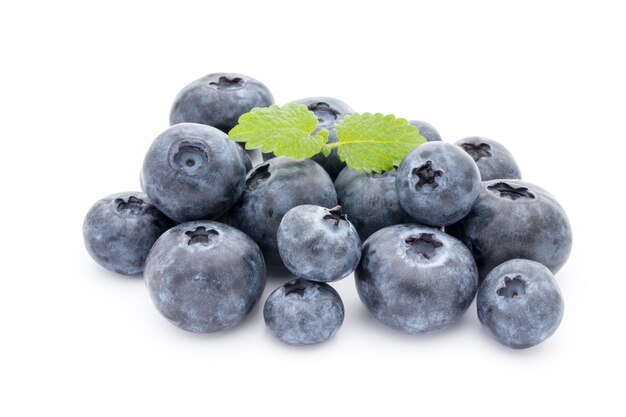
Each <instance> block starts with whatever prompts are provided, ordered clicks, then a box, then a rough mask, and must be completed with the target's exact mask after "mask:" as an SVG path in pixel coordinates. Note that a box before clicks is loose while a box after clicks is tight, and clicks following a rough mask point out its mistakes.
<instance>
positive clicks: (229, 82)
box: [209, 76, 245, 90]
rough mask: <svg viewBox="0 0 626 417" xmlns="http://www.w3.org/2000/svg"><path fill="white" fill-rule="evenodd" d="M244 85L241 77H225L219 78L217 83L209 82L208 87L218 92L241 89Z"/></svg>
mask: <svg viewBox="0 0 626 417" xmlns="http://www.w3.org/2000/svg"><path fill="white" fill-rule="evenodd" d="M244 84H245V80H244V79H243V78H241V77H226V76H221V77H219V78H218V79H217V81H211V82H210V83H209V85H210V86H211V87H215V88H217V89H218V90H226V89H235V88H241V87H243V85H244Z"/></svg>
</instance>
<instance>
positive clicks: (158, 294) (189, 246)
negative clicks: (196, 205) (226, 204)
mask: <svg viewBox="0 0 626 417" xmlns="http://www.w3.org/2000/svg"><path fill="white" fill-rule="evenodd" d="M144 276H145V279H146V286H147V288H148V292H149V293H150V297H151V298H152V301H153V302H154V305H155V306H156V308H157V309H158V310H159V312H160V313H161V314H162V315H163V316H165V318H167V319H168V320H169V321H170V322H172V323H173V324H174V325H176V326H178V327H180V328H181V329H184V330H188V331H191V332H196V333H210V332H216V331H219V330H224V329H227V328H229V327H233V326H235V325H236V324H238V323H240V322H241V321H242V320H243V319H244V317H245V316H246V314H248V313H249V312H250V310H252V307H254V305H255V304H256V303H257V301H258V300H259V299H260V298H261V294H262V293H263V289H264V287H265V263H264V262H263V255H262V254H261V250H260V249H259V247H258V246H257V244H256V243H254V241H253V240H252V239H250V238H249V237H248V236H246V235H245V234H244V233H242V232H240V231H239V230H237V229H235V228H234V227H231V226H228V225H225V224H221V223H218V222H213V221H196V222H189V223H183V224H180V225H178V226H176V227H174V228H172V229H170V230H168V231H167V232H166V233H165V234H163V236H161V237H160V238H159V240H157V242H156V243H155V244H154V247H153V248H152V250H151V251H150V255H149V256H148V260H147V261H146V269H145V272H144Z"/></svg>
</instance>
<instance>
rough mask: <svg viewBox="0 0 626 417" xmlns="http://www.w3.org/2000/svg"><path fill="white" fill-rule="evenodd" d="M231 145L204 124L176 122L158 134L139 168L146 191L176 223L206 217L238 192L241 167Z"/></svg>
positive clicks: (227, 205)
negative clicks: (141, 166) (140, 168)
mask: <svg viewBox="0 0 626 417" xmlns="http://www.w3.org/2000/svg"><path fill="white" fill-rule="evenodd" d="M237 148H238V147H237V145H235V143H234V142H231V141H230V140H229V139H228V136H227V135H226V134H225V133H223V132H221V131H219V130H217V129H215V128H213V127H211V126H207V125H202V124H197V123H181V124H178V125H174V126H172V127H170V128H169V129H167V130H166V131H165V132H163V133H162V134H161V135H159V136H158V137H157V138H156V139H155V140H154V142H153V143H152V146H150V149H149V150H148V153H147V154H146V157H145V159H144V163H143V169H142V172H141V179H142V186H143V189H144V191H145V192H146V194H148V196H149V197H150V199H151V200H152V201H153V202H154V205H155V206H157V207H158V208H159V210H161V211H162V212H163V213H165V214H166V215H167V216H168V217H170V218H172V219H174V220H175V221H177V222H178V223H182V222H186V221H191V220H200V219H206V220H212V219H216V218H218V217H219V216H221V215H223V214H224V213H225V212H226V211H227V210H228V209H229V208H230V207H232V206H233V205H234V204H235V202H236V201H237V200H238V199H239V197H240V196H241V193H242V192H243V186H244V183H245V175H246V167H245V162H244V159H243V158H242V156H241V153H240V150H238V149H237Z"/></svg>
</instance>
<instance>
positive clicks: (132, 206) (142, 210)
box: [83, 192, 174, 275]
mask: <svg viewBox="0 0 626 417" xmlns="http://www.w3.org/2000/svg"><path fill="white" fill-rule="evenodd" d="M173 225H174V222H172V220H170V219H169V218H167V216H165V215H164V214H163V213H161V212H160V211H159V210H158V209H157V208H156V207H155V206H154V205H153V204H152V203H151V201H150V199H149V198H148V196H147V195H146V194H144V193H140V192H126V193H119V194H113V195H110V196H108V197H105V198H103V199H101V200H99V201H98V202H97V203H95V204H94V205H93V206H92V207H91V208H90V209H89V212H88V213H87V215H86V216H85V220H84V222H83V238H84V241H85V247H86V248H87V252H89V255H91V257H92V258H93V259H94V260H95V261H96V262H97V263H99V264H100V265H102V266H103V267H105V268H106V269H108V270H110V271H114V272H117V273H120V274H125V275H134V274H139V273H141V272H142V271H143V267H144V264H145V262H146V258H147V257H148V252H149V251H150V248H151V247H152V245H153V244H154V242H156V240H157V239H158V238H159V236H161V235H162V234H163V233H164V232H165V231H166V230H167V229H169V228H170V227H172V226H173Z"/></svg>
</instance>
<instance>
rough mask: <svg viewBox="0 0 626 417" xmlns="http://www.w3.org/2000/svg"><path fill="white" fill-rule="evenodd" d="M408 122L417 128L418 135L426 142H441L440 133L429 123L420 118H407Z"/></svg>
mask: <svg viewBox="0 0 626 417" xmlns="http://www.w3.org/2000/svg"><path fill="white" fill-rule="evenodd" d="M409 124H410V125H411V126H415V127H416V128H418V129H419V131H420V135H421V136H422V137H423V138H424V139H426V140H427V141H428V142H441V135H440V134H439V132H437V129H435V128H434V127H433V125H431V124H430V123H426V122H423V121H421V120H409Z"/></svg>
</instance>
